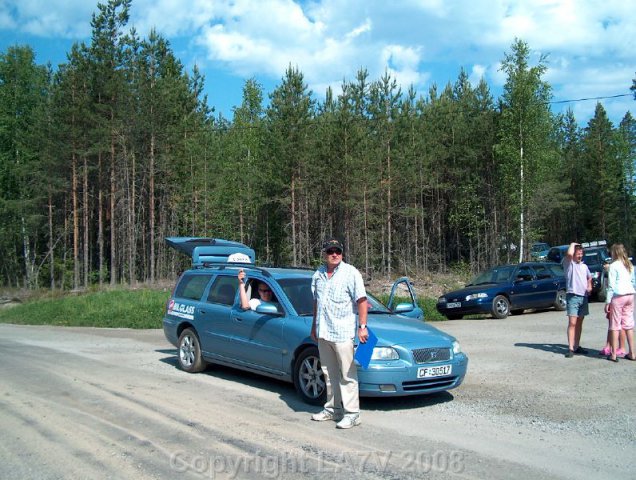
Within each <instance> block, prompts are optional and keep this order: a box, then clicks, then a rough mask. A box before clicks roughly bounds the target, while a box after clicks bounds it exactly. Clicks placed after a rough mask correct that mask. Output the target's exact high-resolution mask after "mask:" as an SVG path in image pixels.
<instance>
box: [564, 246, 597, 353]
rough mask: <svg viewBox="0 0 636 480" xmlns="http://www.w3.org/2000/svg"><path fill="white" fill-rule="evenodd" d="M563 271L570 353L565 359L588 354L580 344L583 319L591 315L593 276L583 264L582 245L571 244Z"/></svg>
mask: <svg viewBox="0 0 636 480" xmlns="http://www.w3.org/2000/svg"><path fill="white" fill-rule="evenodd" d="M563 269H564V270H565V282H566V285H567V295H566V298H567V314H568V352H567V353H566V354H565V357H566V358H572V357H573V356H574V354H575V353H578V354H582V355H584V354H586V353H587V350H585V349H584V348H581V345H580V342H581V332H582V331H583V318H585V315H588V314H589V313H590V311H589V308H588V296H589V295H590V293H591V292H592V274H591V273H590V269H589V268H588V267H587V265H585V264H584V263H583V247H582V246H581V244H580V243H576V242H572V243H570V246H569V247H568V252H567V256H566V257H565V259H564V260H563Z"/></svg>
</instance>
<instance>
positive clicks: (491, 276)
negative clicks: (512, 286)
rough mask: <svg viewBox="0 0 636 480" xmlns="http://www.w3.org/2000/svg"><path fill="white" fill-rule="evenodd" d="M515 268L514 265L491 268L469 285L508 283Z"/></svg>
mask: <svg viewBox="0 0 636 480" xmlns="http://www.w3.org/2000/svg"><path fill="white" fill-rule="evenodd" d="M514 270H515V267H514V266H513V265H507V266H504V267H496V268H491V269H490V270H486V271H485V272H483V273H480V274H479V275H477V276H476V277H475V278H474V279H473V280H472V281H471V282H470V283H469V284H468V285H466V286H469V285H484V284H487V283H506V282H509V281H510V277H511V276H512V273H513V272H514Z"/></svg>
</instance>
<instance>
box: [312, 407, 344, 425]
mask: <svg viewBox="0 0 636 480" xmlns="http://www.w3.org/2000/svg"><path fill="white" fill-rule="evenodd" d="M311 419H312V420H313V421H314V422H325V421H327V420H333V421H334V422H337V421H339V420H342V415H338V414H336V413H334V412H332V411H330V410H327V409H325V410H323V411H322V412H318V413H314V414H313V415H312V416H311Z"/></svg>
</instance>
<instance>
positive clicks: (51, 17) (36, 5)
mask: <svg viewBox="0 0 636 480" xmlns="http://www.w3.org/2000/svg"><path fill="white" fill-rule="evenodd" d="M96 5H97V2H96V1H95V2H86V1H83V0H47V1H46V2H44V1H41V0H21V1H13V0H8V1H4V2H2V3H0V17H5V18H10V19H11V21H10V22H9V21H3V22H2V23H0V28H7V27H5V26H4V25H8V28H11V29H13V30H17V31H19V32H21V33H26V34H29V35H34V36H39V37H44V38H56V37H62V38H83V37H85V36H87V35H90V31H91V29H90V19H91V13H92V12H93V10H94V9H96Z"/></svg>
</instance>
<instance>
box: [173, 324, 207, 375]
mask: <svg viewBox="0 0 636 480" xmlns="http://www.w3.org/2000/svg"><path fill="white" fill-rule="evenodd" d="M178 354H179V355H178V359H179V366H180V367H181V369H182V370H185V371H186V372H189V373H196V372H201V371H203V370H205V367H206V366H207V363H206V361H205V360H203V356H202V355H201V344H200V343H199V337H198V336H197V334H196V332H195V331H194V330H192V329H191V328H186V329H185V330H184V331H183V332H181V335H180V336H179V351H178Z"/></svg>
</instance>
